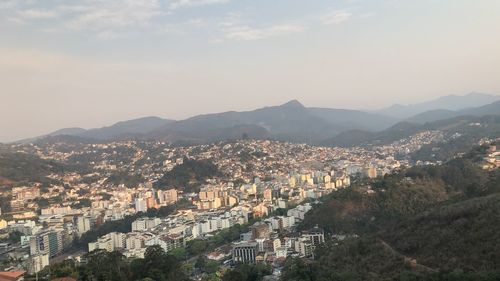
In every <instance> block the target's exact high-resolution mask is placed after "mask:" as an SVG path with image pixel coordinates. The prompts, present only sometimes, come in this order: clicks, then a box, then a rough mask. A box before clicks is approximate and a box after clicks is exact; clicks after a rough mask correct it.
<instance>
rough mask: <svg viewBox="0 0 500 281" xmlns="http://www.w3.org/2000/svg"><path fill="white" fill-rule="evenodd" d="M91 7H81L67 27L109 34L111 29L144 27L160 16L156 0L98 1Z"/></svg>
mask: <svg viewBox="0 0 500 281" xmlns="http://www.w3.org/2000/svg"><path fill="white" fill-rule="evenodd" d="M92 3H93V5H87V6H81V7H80V8H79V9H78V10H76V11H77V15H76V16H75V17H74V18H73V19H72V20H70V21H69V23H68V27H70V28H71V29H76V30H84V29H91V30H99V31H101V32H110V30H111V29H116V28H123V27H133V26H145V25H148V24H149V23H150V21H151V20H152V19H153V18H155V17H157V16H159V15H162V14H163V12H162V9H161V4H160V2H159V1H158V0H135V1H117V0H113V1H99V2H92Z"/></svg>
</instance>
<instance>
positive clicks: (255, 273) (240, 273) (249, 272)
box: [222, 264, 272, 281]
mask: <svg viewBox="0 0 500 281" xmlns="http://www.w3.org/2000/svg"><path fill="white" fill-rule="evenodd" d="M270 274H272V268H271V266H269V265H265V264H253V265H249V264H238V265H237V266H236V268H235V269H233V270H230V271H228V272H226V274H224V276H223V277H222V281H259V280H262V278H263V277H264V276H267V275H270Z"/></svg>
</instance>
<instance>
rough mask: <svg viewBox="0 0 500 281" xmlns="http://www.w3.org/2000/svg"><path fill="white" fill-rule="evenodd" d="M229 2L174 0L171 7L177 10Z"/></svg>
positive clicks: (221, 0)
mask: <svg viewBox="0 0 500 281" xmlns="http://www.w3.org/2000/svg"><path fill="white" fill-rule="evenodd" d="M228 2H229V0H174V1H172V2H171V3H170V5H169V7H170V9H172V10H176V9H180V8H189V7H199V6H207V5H213V4H224V3H228Z"/></svg>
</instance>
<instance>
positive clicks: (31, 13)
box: [19, 9, 58, 19]
mask: <svg viewBox="0 0 500 281" xmlns="http://www.w3.org/2000/svg"><path fill="white" fill-rule="evenodd" d="M19 16H20V17H22V18H25V19H50V18H55V17H57V16H58V14H57V13H56V12H55V11H49V10H35V9H30V10H24V11H20V12H19Z"/></svg>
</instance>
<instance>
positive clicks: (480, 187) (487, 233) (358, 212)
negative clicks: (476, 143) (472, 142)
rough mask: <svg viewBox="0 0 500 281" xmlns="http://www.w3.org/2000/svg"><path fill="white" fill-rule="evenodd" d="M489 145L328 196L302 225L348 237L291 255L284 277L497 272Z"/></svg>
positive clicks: (499, 183)
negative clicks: (484, 165) (310, 253)
mask: <svg viewBox="0 0 500 281" xmlns="http://www.w3.org/2000/svg"><path fill="white" fill-rule="evenodd" d="M484 151H485V150H484V148H480V147H478V148H475V149H474V150H473V151H472V152H470V153H468V154H466V155H465V156H464V157H463V158H459V159H454V160H451V161H449V162H447V163H445V164H444V165H441V166H418V167H413V168H410V169H407V170H405V171H401V172H400V173H396V174H393V175H387V176H386V177H384V178H382V179H377V180H374V181H372V182H370V183H369V184H368V185H369V186H370V188H368V186H367V185H362V186H361V185H360V186H355V187H353V188H352V189H349V190H341V191H338V192H335V193H333V194H332V195H331V196H329V197H327V198H325V199H324V200H323V203H322V204H320V205H318V206H316V207H315V208H314V209H313V210H312V211H311V212H309V213H308V214H307V215H306V219H305V220H304V222H303V223H302V224H301V225H300V228H309V227H311V226H314V225H316V224H318V225H319V226H320V227H323V228H325V230H326V231H327V232H328V233H332V234H345V235H347V238H346V239H336V238H332V239H330V241H329V242H327V243H326V244H325V245H324V246H323V247H321V248H319V249H318V250H317V251H316V260H315V261H314V262H311V263H307V262H304V261H301V260H296V259H289V260H288V261H287V264H286V266H285V269H284V275H283V280H498V278H499V276H500V235H498V233H500V225H499V224H498V222H499V221H500V171H499V170H494V171H485V170H482V169H480V168H479V166H478V165H477V162H476V161H478V160H480V158H481V155H482V154H484ZM337 238H338V237H337Z"/></svg>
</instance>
